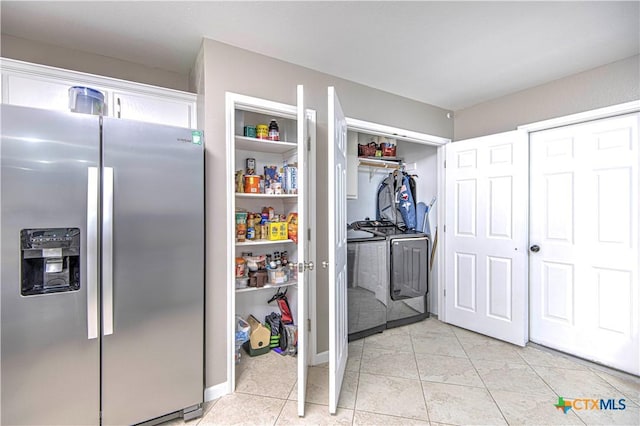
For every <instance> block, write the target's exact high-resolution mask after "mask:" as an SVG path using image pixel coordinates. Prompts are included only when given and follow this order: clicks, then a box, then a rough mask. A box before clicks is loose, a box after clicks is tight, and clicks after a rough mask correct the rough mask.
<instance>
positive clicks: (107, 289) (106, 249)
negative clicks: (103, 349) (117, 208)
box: [102, 167, 113, 336]
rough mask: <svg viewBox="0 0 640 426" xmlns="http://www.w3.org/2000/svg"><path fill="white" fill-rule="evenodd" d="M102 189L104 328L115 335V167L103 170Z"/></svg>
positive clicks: (106, 333) (107, 333) (105, 331)
mask: <svg viewBox="0 0 640 426" xmlns="http://www.w3.org/2000/svg"><path fill="white" fill-rule="evenodd" d="M103 177H104V180H103V187H102V300H103V305H102V326H103V335H105V336H108V335H110V334H113V167H105V168H104V169H103Z"/></svg>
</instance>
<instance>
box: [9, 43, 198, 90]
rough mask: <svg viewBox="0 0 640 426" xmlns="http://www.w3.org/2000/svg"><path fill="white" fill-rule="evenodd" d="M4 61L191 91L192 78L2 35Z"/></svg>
mask: <svg viewBox="0 0 640 426" xmlns="http://www.w3.org/2000/svg"><path fill="white" fill-rule="evenodd" d="M0 53H1V54H2V56H3V57H5V58H11V59H17V60H19V61H25V62H33V63H36V64H42V65H49V66H51V67H58V68H65V69H70V70H74V71H81V72H86V73H90V74H97V75H103V76H107V77H112V78H119V79H122V80H127V81H135V82H138V83H145V84H151V85H154V86H160V87H168V88H170V89H176V90H183V91H189V76H188V75H186V74H185V75H183V74H179V73H175V72H171V71H165V70H161V69H159V68H151V67H147V66H144V65H140V64H135V63H133V62H128V61H122V60H119V59H115V58H110V57H107V56H101V55H95V54H92V53H87V52H81V51H79V50H70V49H66V48H62V47H58V46H54V45H50V44H44V43H39V42H34V41H31V40H26V39H23V38H18V37H13V36H9V35H6V34H2V39H1V41H0Z"/></svg>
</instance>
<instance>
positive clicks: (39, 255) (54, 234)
mask: <svg viewBox="0 0 640 426" xmlns="http://www.w3.org/2000/svg"><path fill="white" fill-rule="evenodd" d="M20 246H21V247H20V248H21V250H20V252H21V259H20V260H21V262H20V263H21V278H22V283H21V294H22V295H23V296H33V295H36V294H49V293H59V292H63V291H74V290H78V289H79V288H80V229H78V228H40V229H23V230H22V231H20Z"/></svg>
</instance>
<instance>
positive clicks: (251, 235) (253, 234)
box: [247, 226, 256, 240]
mask: <svg viewBox="0 0 640 426" xmlns="http://www.w3.org/2000/svg"><path fill="white" fill-rule="evenodd" d="M255 238H256V228H254V227H253V226H251V227H249V228H247V239H248V240H255Z"/></svg>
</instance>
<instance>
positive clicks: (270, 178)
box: [264, 166, 282, 192]
mask: <svg viewBox="0 0 640 426" xmlns="http://www.w3.org/2000/svg"><path fill="white" fill-rule="evenodd" d="M275 183H279V184H280V185H282V181H281V180H280V173H278V166H264V187H265V192H266V190H267V188H271V189H274V186H275V185H274V184H275Z"/></svg>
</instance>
